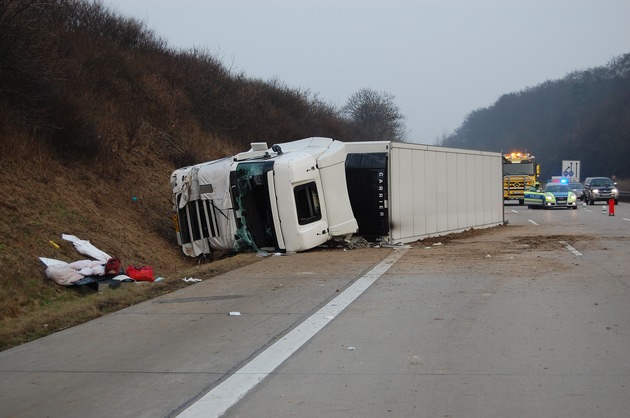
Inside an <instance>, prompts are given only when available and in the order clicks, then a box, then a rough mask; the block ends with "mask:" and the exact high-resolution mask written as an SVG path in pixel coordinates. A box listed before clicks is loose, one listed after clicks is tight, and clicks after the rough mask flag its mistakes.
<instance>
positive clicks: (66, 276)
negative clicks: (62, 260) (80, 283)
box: [46, 264, 83, 286]
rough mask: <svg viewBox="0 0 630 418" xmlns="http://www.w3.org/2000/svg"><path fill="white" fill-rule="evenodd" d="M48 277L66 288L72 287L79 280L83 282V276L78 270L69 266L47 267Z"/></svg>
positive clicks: (56, 265)
mask: <svg viewBox="0 0 630 418" xmlns="http://www.w3.org/2000/svg"><path fill="white" fill-rule="evenodd" d="M46 276H48V278H49V279H52V280H54V281H55V282H56V283H59V284H61V285H64V286H68V285H71V284H72V283H74V282H76V281H77V280H81V279H82V278H83V275H82V274H81V273H79V271H78V270H76V269H73V268H72V267H70V266H68V265H67V264H52V265H49V266H48V267H46Z"/></svg>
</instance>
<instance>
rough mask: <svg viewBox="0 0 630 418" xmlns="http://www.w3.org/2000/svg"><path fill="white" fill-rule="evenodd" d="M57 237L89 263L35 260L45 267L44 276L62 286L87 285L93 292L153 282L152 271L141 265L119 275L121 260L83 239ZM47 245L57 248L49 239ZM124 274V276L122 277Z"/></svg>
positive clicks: (63, 235)
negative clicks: (128, 284)
mask: <svg viewBox="0 0 630 418" xmlns="http://www.w3.org/2000/svg"><path fill="white" fill-rule="evenodd" d="M61 238H62V239H63V240H65V241H68V242H71V243H72V244H73V245H74V248H75V249H76V250H77V252H79V253H80V254H83V255H87V256H89V257H90V258H91V260H87V259H86V260H78V261H74V262H70V263H68V262H65V261H62V260H56V259H54V258H46V257H39V259H40V261H41V262H42V263H44V265H45V266H46V276H47V277H48V278H49V279H51V280H53V281H54V282H55V283H57V284H60V285H63V286H87V287H89V288H91V289H93V290H97V291H101V290H104V289H106V288H110V287H111V288H118V287H120V285H121V283H122V282H133V283H136V282H137V281H154V279H153V268H152V267H150V266H142V267H141V268H139V269H136V268H135V267H133V266H129V268H132V267H133V269H135V270H137V273H136V272H132V271H130V270H129V268H128V269H127V271H125V272H123V271H122V269H121V261H120V259H119V258H117V257H112V256H110V255H109V254H107V253H106V252H104V251H102V250H100V249H98V248H96V247H95V246H94V245H92V243H90V241H88V240H83V239H80V238H78V237H76V236H75V235H68V234H62V235H61ZM49 244H50V245H52V246H53V247H54V248H55V249H59V248H60V247H59V245H58V244H57V243H56V242H54V241H52V240H50V241H49ZM123 273H125V274H123Z"/></svg>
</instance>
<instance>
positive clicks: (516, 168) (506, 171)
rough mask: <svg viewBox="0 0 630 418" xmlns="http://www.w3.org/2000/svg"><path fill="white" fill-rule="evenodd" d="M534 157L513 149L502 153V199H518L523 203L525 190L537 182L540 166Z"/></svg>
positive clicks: (519, 202) (520, 203)
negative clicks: (507, 152)
mask: <svg viewBox="0 0 630 418" xmlns="http://www.w3.org/2000/svg"><path fill="white" fill-rule="evenodd" d="M534 159H535V157H534V156H533V155H531V154H529V153H527V152H520V151H513V152H511V153H509V154H503V200H504V201H505V200H518V204H519V205H522V204H523V203H524V194H525V191H526V190H529V189H530V188H531V187H534V186H535V185H536V183H538V176H539V175H540V166H539V165H538V164H536V163H535V162H534Z"/></svg>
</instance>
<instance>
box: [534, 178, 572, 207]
mask: <svg viewBox="0 0 630 418" xmlns="http://www.w3.org/2000/svg"><path fill="white" fill-rule="evenodd" d="M524 196H525V197H524V200H525V204H526V205H527V207H528V208H529V209H534V208H543V209H550V208H571V209H577V196H576V194H575V193H574V192H573V190H571V188H570V187H569V185H568V184H565V183H547V184H546V185H545V188H544V190H542V191H539V190H535V189H533V190H529V191H526V192H525V195H524Z"/></svg>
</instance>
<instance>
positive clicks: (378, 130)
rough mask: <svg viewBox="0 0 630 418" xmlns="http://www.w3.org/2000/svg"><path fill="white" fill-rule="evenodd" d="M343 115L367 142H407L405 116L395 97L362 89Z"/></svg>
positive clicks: (355, 94) (344, 108)
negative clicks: (395, 101)
mask: <svg viewBox="0 0 630 418" xmlns="http://www.w3.org/2000/svg"><path fill="white" fill-rule="evenodd" d="M342 113H343V115H344V116H345V117H346V118H347V119H348V120H349V122H350V123H351V124H352V125H354V128H355V129H356V130H357V131H358V132H359V133H360V134H361V135H362V137H363V138H362V139H363V140H366V141H405V139H406V135H407V131H406V128H405V116H404V115H403V114H401V113H400V109H399V108H398V106H397V105H396V103H394V96H393V95H391V94H389V93H386V92H382V93H378V92H376V91H374V90H371V89H367V88H364V89H361V90H359V91H358V92H356V93H354V94H353V95H352V96H350V98H349V99H348V102H347V103H346V105H345V106H344V107H343V108H342Z"/></svg>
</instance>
